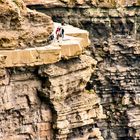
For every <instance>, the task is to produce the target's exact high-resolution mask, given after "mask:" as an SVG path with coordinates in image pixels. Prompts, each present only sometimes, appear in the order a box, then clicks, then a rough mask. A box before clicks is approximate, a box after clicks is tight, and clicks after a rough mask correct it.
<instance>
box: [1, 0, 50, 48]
mask: <svg viewBox="0 0 140 140" xmlns="http://www.w3.org/2000/svg"><path fill="white" fill-rule="evenodd" d="M0 9H1V11H0V49H15V48H26V47H34V46H40V45H44V44H46V43H47V41H46V40H47V38H48V36H49V35H50V33H51V32H52V30H53V29H52V28H53V22H52V20H51V18H50V17H49V16H46V15H44V14H42V13H38V12H35V11H31V10H29V9H27V8H26V6H25V4H24V3H23V2H22V1H21V0H1V1H0Z"/></svg>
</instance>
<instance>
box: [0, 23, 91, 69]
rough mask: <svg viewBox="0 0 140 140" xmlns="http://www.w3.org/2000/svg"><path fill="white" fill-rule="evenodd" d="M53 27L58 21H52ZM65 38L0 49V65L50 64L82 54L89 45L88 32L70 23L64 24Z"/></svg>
mask: <svg viewBox="0 0 140 140" xmlns="http://www.w3.org/2000/svg"><path fill="white" fill-rule="evenodd" d="M54 24H55V28H56V27H57V26H59V23H54ZM64 29H65V38H64V39H63V40H60V41H59V42H57V41H53V42H52V43H51V44H50V45H48V46H43V47H35V48H26V49H14V50H0V67H1V68H3V67H5V68H6V67H21V66H36V65H43V64H51V63H55V62H58V61H60V60H61V59H62V58H65V59H68V58H72V57H76V56H78V55H80V54H82V52H83V50H84V49H85V48H86V47H88V46H89V45H90V40H89V33H88V31H86V30H81V29H79V28H75V27H73V26H70V25H65V26H64Z"/></svg>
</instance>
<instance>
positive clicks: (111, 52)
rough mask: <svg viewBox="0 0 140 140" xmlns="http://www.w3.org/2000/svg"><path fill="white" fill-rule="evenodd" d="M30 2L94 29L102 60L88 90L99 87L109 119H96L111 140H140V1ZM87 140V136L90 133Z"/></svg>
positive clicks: (93, 38) (92, 35) (94, 49)
mask: <svg viewBox="0 0 140 140" xmlns="http://www.w3.org/2000/svg"><path fill="white" fill-rule="evenodd" d="M39 3H40V1H36V2H35V1H34V2H33V1H32V0H30V1H27V6H28V7H29V8H31V9H36V10H38V11H41V12H43V13H46V14H48V15H50V16H51V17H52V18H53V20H54V21H62V20H63V21H65V22H66V23H69V24H72V25H74V26H77V27H79V28H83V29H86V30H88V31H89V34H90V39H91V46H90V48H89V51H90V53H91V54H92V58H93V59H95V60H96V61H97V65H96V70H95V72H94V73H92V75H91V78H90V81H89V82H88V83H87V86H86V89H88V90H89V91H90V90H93V89H94V90H95V92H96V93H97V94H98V96H99V97H100V100H101V102H100V105H101V106H102V107H103V111H104V113H105V114H106V116H107V117H106V118H105V119H101V120H100V121H99V120H97V121H96V124H97V126H98V127H99V128H100V130H101V134H102V136H103V138H104V139H106V140H133V139H135V140H138V139H140V125H139V122H140V121H139V118H140V112H139V107H140V106H139V99H140V98H139V93H140V88H139V82H140V80H139V74H140V70H139V66H140V63H139V62H140V1H139V0H133V1H132V0H120V1H117V0H112V1H107V0H100V1H99V0H91V1H88V0H86V1H84V0H73V1H71V0H68V1H67V0H61V1H58V0H54V1H53V0H50V1H47V3H46V2H45V1H42V3H40V4H39ZM85 139H86V138H85Z"/></svg>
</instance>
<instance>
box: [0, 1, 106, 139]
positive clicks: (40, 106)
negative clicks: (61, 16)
mask: <svg viewBox="0 0 140 140" xmlns="http://www.w3.org/2000/svg"><path fill="white" fill-rule="evenodd" d="M0 7H1V13H0V14H1V17H2V18H1V20H0V23H1V32H0V39H1V44H0V139H1V140H27V139H28V140H33V139H36V140H56V139H58V140H67V139H69V140H73V139H79V140H80V139H90V138H97V139H98V140H103V137H102V134H101V131H100V129H99V127H98V126H97V121H98V120H100V119H102V118H106V115H105V114H104V113H103V108H102V106H101V104H100V99H99V97H98V95H97V94H96V92H95V91H94V90H86V86H87V82H88V81H89V80H90V77H91V74H92V73H93V72H94V70H95V67H96V63H97V62H96V61H95V60H94V59H93V58H92V57H91V56H89V55H85V53H84V51H85V49H86V48H87V47H88V46H89V45H90V40H89V33H88V32H87V31H85V30H81V29H78V28H74V27H73V26H70V25H65V26H64V30H65V39H63V40H61V41H60V42H57V41H53V42H52V43H51V44H49V45H46V43H47V42H46V41H47V37H48V36H49V35H50V33H51V32H52V27H53V26H52V23H53V22H52V21H51V19H50V17H48V16H46V15H45V14H40V13H38V12H33V11H31V10H29V9H26V7H25V6H24V4H23V3H22V1H19V0H15V1H11V0H9V1H8V0H6V1H3V0H1V1H0ZM57 26H60V24H58V23H54V27H55V28H56V27H57ZM24 34H26V36H24ZM36 35H37V36H36ZM21 37H24V39H23V38H21ZM87 54H88V53H87Z"/></svg>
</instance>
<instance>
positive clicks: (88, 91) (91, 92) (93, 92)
mask: <svg viewBox="0 0 140 140" xmlns="http://www.w3.org/2000/svg"><path fill="white" fill-rule="evenodd" d="M85 92H86V93H88V94H95V91H94V90H93V89H90V90H85Z"/></svg>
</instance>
